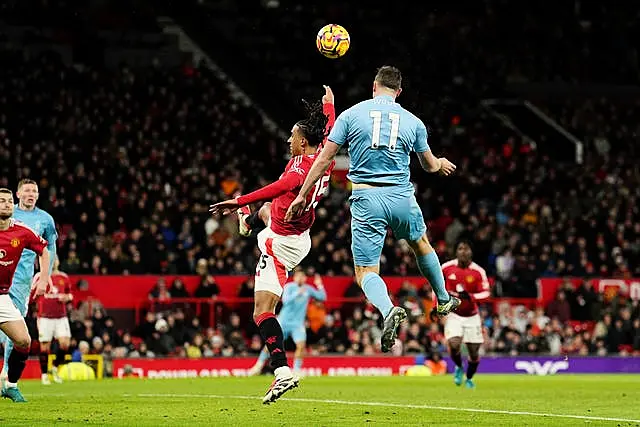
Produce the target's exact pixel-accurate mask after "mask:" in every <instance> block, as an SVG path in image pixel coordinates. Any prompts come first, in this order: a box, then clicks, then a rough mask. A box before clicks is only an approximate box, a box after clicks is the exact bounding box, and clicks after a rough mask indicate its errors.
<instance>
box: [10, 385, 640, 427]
mask: <svg viewBox="0 0 640 427" xmlns="http://www.w3.org/2000/svg"><path fill="white" fill-rule="evenodd" d="M270 381H271V378H269V377H258V378H210V379H172V380H140V379H128V380H103V381H94V382H75V383H72V382H69V383H65V384H62V385H52V386H49V387H44V386H42V385H40V383H39V382H35V381H24V382H22V383H21V389H22V391H23V393H24V394H25V397H26V398H27V399H28V400H29V402H28V403H26V404H14V403H12V402H10V401H8V400H4V399H3V400H2V401H0V426H2V427H5V426H14V425H16V426H21V427H24V426H36V425H38V426H50V425H53V424H64V425H86V424H92V425H121V426H125V425H126V426H158V425H171V426H195V425H206V426H237V427H245V426H260V427H262V426H298V425H300V426H356V425H372V424H375V425H380V426H386V425H403V426H417V425H438V426H442V425H449V426H465V425H482V426H541V425H558V426H573V425H576V426H577V425H581V426H584V425H589V426H600V425H610V426H640V421H632V420H640V406H639V405H640V404H639V402H640V376H632V375H608V376H604V375H603V376H571V375H562V376H554V377H535V376H524V375H522V376H483V375H478V377H477V386H478V387H477V389H476V390H466V389H464V388H459V387H455V386H454V385H453V384H452V379H451V377H450V376H447V377H431V378H429V377H427V378H417V377H368V378H363V377H350V378H346V377H313V378H304V379H303V380H302V382H301V385H300V388H299V389H296V390H294V391H292V392H289V393H288V394H287V395H286V396H285V397H286V400H285V399H283V400H280V401H278V402H276V403H275V404H273V405H270V406H264V405H262V403H261V398H262V395H263V393H264V391H265V390H266V388H267V387H268V385H269V383H270ZM232 396H234V397H232ZM327 400H334V401H339V402H327ZM364 402H367V403H368V404H365V403H364ZM350 403H351V404H350ZM386 405H390V406H386ZM412 405H413V406H412ZM425 405H426V406H429V407H426V406H425ZM434 407H445V408H458V409H457V410H447V409H444V408H434ZM460 408H467V409H475V410H480V411H509V412H530V413H533V412H535V413H540V414H556V415H574V416H577V417H585V418H561V417H550V416H535V415H527V414H514V413H492V412H471V411H463V410H460ZM587 417H605V418H618V419H625V420H629V421H607V420H597V419H594V418H592V419H588V418H587Z"/></svg>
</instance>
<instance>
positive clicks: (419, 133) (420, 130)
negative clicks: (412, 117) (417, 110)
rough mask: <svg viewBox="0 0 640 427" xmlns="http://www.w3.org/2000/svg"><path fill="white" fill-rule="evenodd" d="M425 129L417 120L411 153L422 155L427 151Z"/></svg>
mask: <svg viewBox="0 0 640 427" xmlns="http://www.w3.org/2000/svg"><path fill="white" fill-rule="evenodd" d="M427 138H428V135H427V127H426V126H425V125H424V123H422V121H421V120H418V126H417V128H416V140H415V141H414V143H413V151H415V152H416V153H424V152H425V151H429V150H430V149H431V148H429V144H428V143H427Z"/></svg>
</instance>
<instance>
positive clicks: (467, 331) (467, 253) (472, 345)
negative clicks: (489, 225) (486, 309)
mask: <svg viewBox="0 0 640 427" xmlns="http://www.w3.org/2000/svg"><path fill="white" fill-rule="evenodd" d="M472 257H473V251H472V249H471V243H470V242H467V241H461V242H459V243H458V245H457V246H456V259H453V260H451V261H448V262H445V263H444V264H442V273H443V274H444V279H445V282H446V287H447V291H449V292H451V294H452V295H455V296H457V297H458V298H460V300H461V301H462V304H460V307H458V309H457V310H456V311H455V312H453V313H449V314H448V315H447V317H446V320H445V326H444V336H445V338H446V339H447V342H448V344H449V352H450V354H451V359H453V362H454V363H455V364H456V369H455V372H454V382H455V384H456V385H461V384H462V380H463V376H464V371H463V369H462V356H461V354H460V347H461V344H462V343H463V342H464V343H465V345H466V346H467V350H468V351H469V360H468V363H467V380H466V382H465V386H466V387H467V388H474V387H475V385H474V383H473V375H474V374H475V373H476V370H477V369H478V364H479V363H480V355H479V353H480V346H481V345H482V343H483V342H484V337H483V335H482V319H481V318H480V315H479V314H478V302H481V301H484V300H486V299H488V298H489V297H490V296H491V293H490V290H489V280H488V279H487V273H486V272H485V271H484V269H483V268H482V267H480V266H479V265H478V264H476V263H475V262H473V260H472Z"/></svg>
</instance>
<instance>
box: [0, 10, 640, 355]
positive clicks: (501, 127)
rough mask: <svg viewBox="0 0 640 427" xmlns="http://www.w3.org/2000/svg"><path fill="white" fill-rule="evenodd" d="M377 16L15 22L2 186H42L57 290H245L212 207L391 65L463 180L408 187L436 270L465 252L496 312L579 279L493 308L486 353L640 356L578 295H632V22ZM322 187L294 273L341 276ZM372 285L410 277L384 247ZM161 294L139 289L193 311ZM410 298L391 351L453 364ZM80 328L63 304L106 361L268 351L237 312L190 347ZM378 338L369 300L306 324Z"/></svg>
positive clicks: (478, 14)
mask: <svg viewBox="0 0 640 427" xmlns="http://www.w3.org/2000/svg"><path fill="white" fill-rule="evenodd" d="M378 3H380V5H378ZM382 5H383V4H382V2H377V1H374V2H373V3H372V4H371V7H367V8H361V7H357V6H356V5H352V4H349V3H348V2H347V3H345V2H337V1H331V0H329V1H325V2H323V3H322V5H306V4H305V3H303V2H300V1H284V0H282V1H247V2H233V1H231V0H228V1H224V0H222V1H213V0H210V1H207V0H204V1H199V2H195V1H194V2H192V1H185V2H180V3H179V4H178V3H173V2H169V1H159V2H154V3H153V4H151V3H147V2H144V1H125V0H121V1H117V2H109V5H108V6H105V5H103V4H102V3H101V2H97V1H91V2H80V1H71V0H70V1H66V2H40V1H36V0H28V1H9V2H5V3H4V4H3V6H2V7H1V9H0V50H1V51H2V55H0V158H1V159H2V161H1V162H0V186H10V187H15V185H16V184H17V182H18V181H19V180H20V179H22V178H26V177H29V178H32V179H35V180H36V181H37V182H38V183H39V186H40V200H39V206H40V207H41V208H43V209H45V210H47V211H49V212H50V213H51V214H52V215H53V217H54V218H55V220H56V222H57V224H58V226H59V228H60V230H59V231H60V239H59V241H58V248H59V253H60V258H61V260H62V265H61V270H63V271H65V272H67V273H68V274H77V273H82V274H97V275H105V274H131V275H134V274H159V275H170V274H179V275H199V276H201V277H202V284H201V288H202V289H199V291H200V293H198V294H197V295H189V296H198V297H207V298H209V297H211V296H213V295H215V294H216V292H217V291H216V285H215V276H216V275H248V274H251V272H252V271H253V269H254V266H255V262H256V256H257V251H256V248H255V241H254V240H251V239H244V238H241V237H240V236H239V235H238V233H237V224H236V220H235V218H233V217H224V218H218V217H216V218H212V217H210V216H209V215H208V212H207V209H208V205H209V204H211V203H213V202H216V201H219V200H222V199H225V198H228V197H230V196H232V195H233V194H235V193H237V192H248V191H252V190H253V189H256V188H258V187H259V186H261V185H264V184H266V183H269V182H272V181H273V180H275V179H277V178H278V176H279V174H280V173H281V171H282V169H283V167H284V165H285V162H286V152H287V146H286V134H283V132H284V133H286V132H287V131H288V129H289V127H290V126H291V124H292V123H294V122H295V120H298V119H299V118H300V114H301V113H302V110H301V103H300V99H301V98H302V97H305V98H307V99H313V98H319V97H320V96H321V95H322V93H323V92H322V85H323V84H330V85H331V86H332V88H333V89H334V92H335V94H336V107H337V110H338V112H339V111H341V110H343V109H344V108H347V107H348V106H350V105H352V104H353V103H355V102H358V101H360V100H362V99H365V98H367V97H369V96H370V95H371V80H372V78H373V76H374V74H375V69H376V67H378V66H380V65H383V64H393V65H396V66H398V67H399V68H400V69H401V70H402V71H403V73H404V78H405V81H404V89H405V90H404V92H403V94H402V95H401V97H400V98H399V99H398V101H399V102H400V103H402V104H403V105H404V106H406V107H407V108H409V109H410V110H412V111H414V112H416V113H417V114H418V115H419V116H420V117H421V118H422V119H423V120H424V121H425V122H426V123H427V124H428V126H429V142H430V144H431V145H432V147H433V149H434V150H435V152H436V153H438V154H446V155H447V157H449V158H451V159H453V160H454V161H455V162H456V163H457V164H458V171H457V173H456V175H455V176H454V177H453V178H450V179H444V178H440V177H432V176H426V175H425V174H424V173H421V171H420V170H419V168H418V167H417V165H415V166H416V168H415V171H414V174H413V175H412V178H413V180H414V182H415V185H416V191H417V194H418V200H419V201H420V204H421V207H422V210H423V213H424V215H425V218H426V220H427V221H428V225H429V232H430V237H431V239H432V240H433V242H434V246H435V247H436V248H437V250H438V253H439V255H440V258H441V259H442V260H446V259H450V258H451V257H452V256H453V253H452V248H453V247H454V244H455V242H456V241H457V240H459V239H460V238H466V239H469V240H471V241H472V242H473V244H474V260H475V261H476V262H477V263H478V264H479V265H481V266H483V267H484V268H485V269H486V270H487V272H488V274H489V275H490V276H493V277H495V279H496V280H495V285H494V296H495V297H511V298H518V297H526V298H535V297H536V296H537V287H536V284H535V281H536V279H538V278H540V277H569V276H571V277H580V278H584V285H582V286H580V287H578V288H575V289H574V287H573V286H572V285H567V286H566V287H565V288H563V291H562V292H560V293H559V294H558V296H557V301H556V302H554V303H553V305H552V306H548V307H538V308H536V307H531V306H526V305H519V304H517V303H509V304H508V305H500V304H498V305H496V306H495V307H494V306H493V305H492V306H491V307H488V308H486V309H484V311H483V314H484V319H485V326H486V337H487V342H486V345H485V351H487V352H504V353H509V354H513V353H522V352H534V353H536V352H551V353H553V354H559V353H562V352H567V353H580V354H601V353H604V352H608V353H612V352H623V353H624V352H629V353H630V352H633V351H639V350H640V341H639V338H638V337H639V336H640V335H639V330H640V325H639V324H638V322H640V320H639V319H640V313H639V312H638V303H637V301H627V300H617V299H616V300H614V302H613V303H611V302H605V301H604V300H603V299H602V297H601V296H600V295H598V294H597V293H596V292H595V291H594V290H593V289H591V287H590V285H589V281H588V279H590V278H594V277H599V278H630V277H640V185H639V184H640V170H639V167H638V164H639V163H638V157H639V151H640V149H639V147H640V144H638V135H639V132H640V124H639V122H638V121H637V119H636V118H637V117H638V116H640V114H639V113H640V111H639V109H640V104H639V103H638V99H639V98H638V96H639V95H640V90H638V87H637V86H635V85H637V84H638V80H639V78H640V63H639V58H638V53H639V51H638V49H639V43H640V20H639V19H638V18H639V17H640V12H639V11H640V9H639V8H638V7H637V5H634V4H633V3H624V4H615V5H614V4H607V3H605V4H594V3H590V2H582V1H579V0H574V1H569V2H564V3H562V4H556V5H554V6H553V13H550V11H549V9H548V8H547V7H543V6H542V5H541V4H536V3H526V4H520V3H518V4H516V3H513V2H508V1H499V0H495V1H491V0H484V1H479V2H476V3H474V4H473V5H468V7H465V8H463V9H460V8H457V7H456V6H455V4H454V3H451V4H445V3H442V4H439V5H438V7H435V6H434V7H431V6H428V5H422V6H416V7H417V9H415V10H414V9H411V10H412V13H411V14H410V15H408V14H407V13H406V10H407V9H405V8H402V7H397V8H392V9H391V10H390V9H389V8H388V7H382ZM377 6H380V7H377ZM27 12H28V13H27ZM165 15H166V16H171V17H172V18H173V20H174V21H175V23H176V24H179V25H180V26H181V28H183V29H184V30H185V31H186V32H187V33H188V34H189V37H190V38H191V39H192V41H193V42H195V43H197V44H198V46H200V48H201V49H202V50H204V53H203V52H201V51H198V52H196V51H195V50H191V51H189V49H187V48H185V47H184V46H185V44H184V43H179V38H178V36H177V35H176V33H175V32H173V31H171V30H170V28H169V27H167V24H166V23H167V22H168V21H167V20H166V19H160V20H159V19H158V17H159V16H165ZM330 21H336V22H338V23H340V24H342V25H344V26H345V27H346V28H347V29H348V30H349V31H350V33H351V36H352V47H351V50H350V51H349V53H348V55H347V56H346V57H345V58H343V59H340V60H337V61H330V60H328V59H325V58H323V57H322V56H320V55H318V54H317V52H315V50H314V49H313V37H314V36H315V34H314V31H313V29H315V28H320V27H321V26H322V25H323V24H325V23H327V22H330ZM389 22H394V23H399V22H402V23H403V24H402V25H387V24H388V23H389ZM168 28H169V29H168ZM171 28H172V27H171ZM221 46H223V48H221ZM207 55H208V56H207ZM207 58H210V59H211V60H212V61H213V63H215V64H213V65H214V66H213V67H212V66H211V63H210V62H209V60H208V59H207ZM217 66H220V67H222V69H223V70H224V71H225V73H220V71H219V69H218V68H216V67H217ZM489 99H493V100H496V99H498V100H507V99H508V100H514V99H516V100H519V101H518V102H517V103H515V104H514V103H506V102H503V103H499V104H495V103H493V104H491V103H487V102H486V101H485V102H483V100H489ZM524 100H528V101H529V102H530V104H527V105H533V106H534V108H535V111H536V113H534V112H533V111H534V110H533V108H530V107H528V106H525V104H524V103H522V101H524ZM492 105H493V107H491V106H492ZM496 105H500V109H498V107H497V106H496ZM542 117H544V119H543V118H542ZM549 121H551V122H553V123H554V126H550V125H549ZM557 128H560V129H562V130H563V132H564V133H561V132H558V131H557ZM567 135H569V136H570V137H569V136H567ZM575 140H579V141H580V142H582V144H583V147H582V149H581V150H576V148H575V145H574V141H575ZM578 151H579V152H578ZM330 191H331V192H330V196H329V197H328V198H327V199H326V200H324V201H323V202H322V204H321V206H320V207H319V208H318V211H317V213H318V215H317V221H316V224H315V225H314V228H313V229H312V240H313V246H312V250H311V253H310V254H309V256H308V257H307V258H306V259H305V261H304V263H303V264H304V265H303V266H304V267H305V268H306V269H307V270H308V271H309V274H315V273H320V274H322V275H329V276H331V275H352V274H353V267H352V259H351V254H350V250H349V247H350V231H349V220H350V218H349V209H348V203H347V198H348V193H349V188H348V186H345V185H344V183H343V182H341V181H340V180H335V182H333V183H332V185H331V190H330ZM381 270H382V273H383V274H385V275H400V276H404V275H417V274H418V272H417V269H416V266H415V262H414V260H413V257H412V255H411V252H410V250H409V248H408V246H407V245H406V244H404V242H398V241H395V240H394V239H393V238H392V236H391V235H389V238H388V239H387V241H386V242H385V247H384V251H383V258H382V263H381ZM163 286H164V289H162V286H161V289H159V290H158V289H156V290H154V291H153V292H164V293H165V294H163V295H164V296H167V295H169V294H170V295H171V296H172V297H178V296H182V297H184V296H187V295H184V294H183V293H182V292H181V291H180V286H179V285H178V286H177V288H176V285H175V284H165V285H163ZM245 288H247V289H249V291H246V289H245V293H246V295H244V296H251V290H250V285H247V286H246V287H245ZM409 288H411V289H405V291H404V292H405V293H406V294H408V295H410V296H407V295H398V296H396V297H397V298H399V299H402V298H405V299H407V301H410V303H411V304H415V305H417V306H418V307H419V308H416V309H415V313H414V315H413V316H412V320H411V322H410V324H409V325H408V326H407V327H406V330H404V331H403V334H402V341H403V347H402V351H403V352H429V351H443V350H444V349H443V347H442V335H441V329H442V328H441V327H440V326H439V325H434V324H431V323H430V321H429V320H428V319H427V318H426V317H428V316H424V313H425V312H427V313H428V311H425V310H424V307H423V303H422V301H426V300H427V299H428V295H427V293H428V292H429V291H428V287H426V288H425V289H415V288H413V287H411V286H409ZM183 290H184V289H183ZM150 292H151V290H150ZM158 296H159V294H158V295H153V297H154V298H155V297H158ZM349 296H357V290H356V291H354V295H349ZM414 300H415V301H414ZM412 301H413V302H412ZM416 301H417V302H416ZM505 304H507V303H505ZM85 311H87V309H86V308H85ZM90 311H91V312H84V313H83V314H82V315H80V314H78V309H77V307H74V311H73V312H72V315H71V316H72V320H73V321H74V329H73V330H74V338H75V340H76V343H77V342H79V341H86V342H88V343H89V344H91V348H92V350H91V351H96V352H105V354H107V353H108V354H112V355H113V356H114V357H116V356H122V355H124V354H126V355H130V356H131V355H139V356H140V357H145V356H148V355H150V354H168V353H177V354H182V353H185V354H186V355H188V356H189V357H209V356H219V355H230V354H246V353H256V352H257V351H258V350H259V348H260V341H259V338H257V336H256V335H255V333H254V332H255V331H252V329H251V325H250V324H248V323H250V322H247V319H246V318H245V317H244V316H240V315H237V314H236V315H234V314H229V313H231V312H229V313H227V314H228V315H226V316H225V317H224V318H222V319H219V322H220V324H219V325H212V326H211V327H209V328H204V329H203V328H201V327H200V326H199V324H198V322H199V320H198V319H197V318H195V319H194V318H191V317H190V316H189V315H188V310H187V312H185V311H182V310H181V309H168V310H166V311H165V312H162V313H160V312H158V313H149V314H147V316H146V317H145V321H144V322H143V323H142V324H140V325H137V326H134V325H118V328H116V326H115V325H114V324H113V320H111V321H110V320H109V317H108V313H105V312H104V310H103V309H100V308H98V309H94V308H92V309H91V310H90ZM573 321H577V322H578V323H575V322H573ZM572 322H573V323H572ZM378 325H379V319H377V317H376V314H375V311H374V310H372V309H371V308H370V307H367V306H365V305H362V304H360V305H358V306H357V307H355V309H354V308H353V307H347V308H346V309H343V310H338V311H331V312H327V313H324V315H323V318H322V321H318V322H316V324H314V325H309V331H310V332H309V336H310V340H309V345H310V351H311V352H319V353H322V352H347V353H351V352H353V353H365V354H367V353H371V352H376V351H379V350H378V349H377V348H376V346H375V344H374V343H376V342H378V341H379V327H378ZM118 331H119V332H118ZM134 343H135V344H134ZM185 343H186V344H187V345H185Z"/></svg>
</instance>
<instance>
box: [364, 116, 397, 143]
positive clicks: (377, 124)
mask: <svg viewBox="0 0 640 427" xmlns="http://www.w3.org/2000/svg"><path fill="white" fill-rule="evenodd" d="M369 117H371V118H372V119H373V133H372V135H371V148H373V149H374V150H377V149H378V148H380V147H388V148H389V150H395V149H396V143H397V142H398V131H399V129H400V114H398V113H389V121H390V122H391V131H390V132H389V142H388V143H383V144H380V131H381V129H382V111H378V110H372V111H369Z"/></svg>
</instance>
